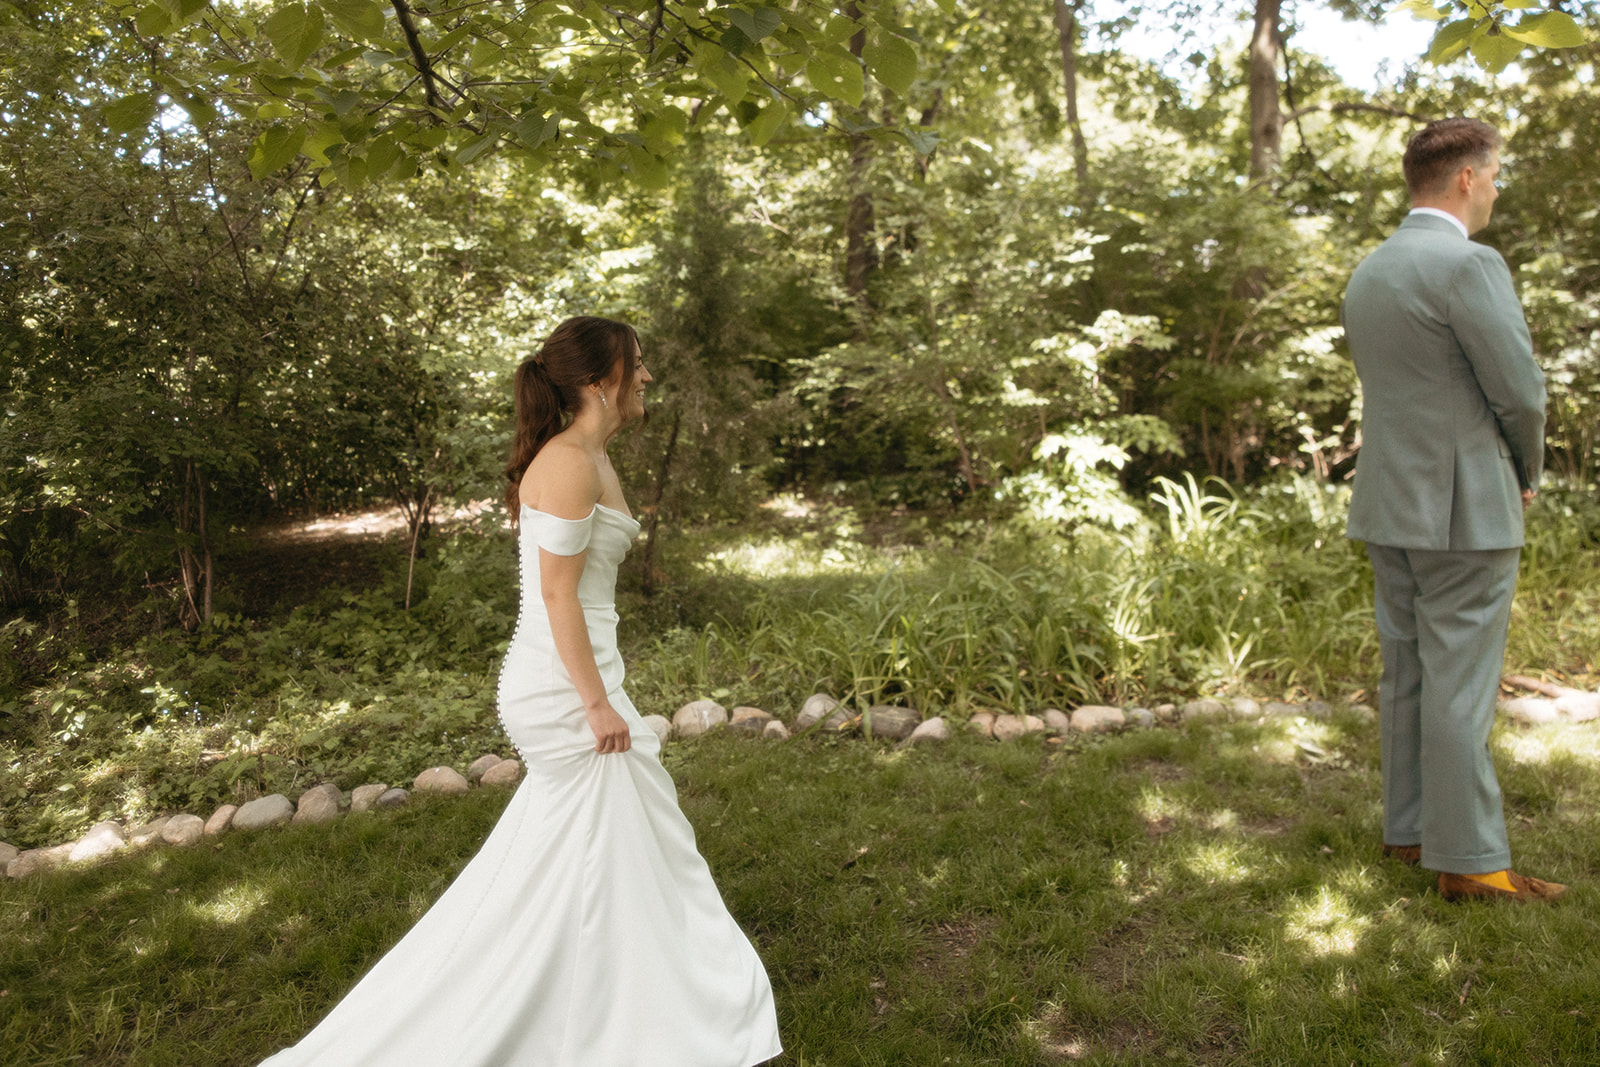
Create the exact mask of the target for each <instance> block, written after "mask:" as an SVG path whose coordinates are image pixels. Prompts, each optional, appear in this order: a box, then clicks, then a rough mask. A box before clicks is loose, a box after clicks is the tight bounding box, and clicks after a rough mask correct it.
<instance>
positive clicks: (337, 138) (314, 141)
mask: <svg viewBox="0 0 1600 1067" xmlns="http://www.w3.org/2000/svg"><path fill="white" fill-rule="evenodd" d="M344 143H345V136H344V131H343V130H341V129H340V128H339V125H338V124H337V123H333V122H322V123H318V124H317V128H316V129H315V130H313V131H311V134H310V136H308V137H306V139H305V141H304V143H303V144H301V145H300V151H301V152H304V153H305V156H306V158H307V159H309V160H311V162H313V163H315V164H316V165H317V166H319V167H326V166H327V165H328V164H329V162H331V161H330V159H329V157H328V151H329V150H330V149H331V148H333V146H334V145H341V144H344Z"/></svg>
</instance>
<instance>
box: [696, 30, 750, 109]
mask: <svg viewBox="0 0 1600 1067" xmlns="http://www.w3.org/2000/svg"><path fill="white" fill-rule="evenodd" d="M713 49H714V50H715V57H714V58H710V59H709V61H708V62H706V63H705V64H704V65H703V66H702V67H701V68H700V73H701V74H703V75H704V76H705V77H706V79H707V80H709V81H710V82H711V84H712V85H715V86H716V87H717V91H718V92H719V93H721V94H722V96H723V99H724V100H726V101H727V104H728V106H729V107H730V108H731V107H733V105H735V104H737V103H738V102H739V101H741V100H743V99H744V98H745V95H746V94H747V93H749V91H750V73H749V70H748V69H747V68H746V67H744V66H742V65H741V64H740V63H739V61H738V60H736V59H734V58H733V57H732V56H730V55H728V53H726V52H724V51H723V50H722V49H720V48H717V47H716V46H715V45H711V46H709V47H708V48H707V53H710V52H711V51H712V50H713Z"/></svg>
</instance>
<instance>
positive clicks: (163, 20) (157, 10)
mask: <svg viewBox="0 0 1600 1067" xmlns="http://www.w3.org/2000/svg"><path fill="white" fill-rule="evenodd" d="M133 25H134V28H135V29H137V30H138V31H139V32H140V33H142V34H144V35H145V36H146V37H159V36H161V35H162V34H163V33H166V32H167V31H168V30H170V29H172V12H170V11H168V10H167V9H166V8H164V7H162V6H161V5H160V4H146V5H145V6H144V7H143V8H141V9H140V10H139V13H138V14H137V15H135V16H134V17H133Z"/></svg>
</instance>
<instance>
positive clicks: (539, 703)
mask: <svg viewBox="0 0 1600 1067" xmlns="http://www.w3.org/2000/svg"><path fill="white" fill-rule="evenodd" d="M638 532H639V524H638V523H637V522H635V521H634V520H633V519H632V518H630V517H629V516H627V515H624V514H623V513H621V512H619V511H614V510H612V509H610V508H607V507H605V506H603V505H596V506H595V509H594V511H593V512H591V513H590V515H589V517H588V518H586V519H580V520H568V519H561V518H557V517H555V516H553V515H547V514H544V513H543V512H538V511H534V510H533V509H532V508H529V507H527V506H524V507H523V508H522V521H521V534H520V547H521V555H522V610H521V614H520V616H519V618H518V622H517V630H516V635H515V636H514V637H513V638H512V639H511V646H510V648H509V650H508V651H507V653H506V660H505V667H504V669H503V670H502V672H501V676H500V718H501V722H502V723H503V724H504V726H505V729H506V733H507V734H509V735H510V737H511V740H512V742H513V743H514V744H515V745H516V746H517V749H518V751H519V752H520V753H521V754H522V757H523V762H524V764H525V765H526V767H527V777H526V778H525V779H524V780H523V782H522V784H521V786H519V787H518V789H517V791H516V793H515V795H514V796H513V797H512V798H511V801H510V803H509V804H507V806H506V809H505V813H504V814H503V815H502V816H501V817H500V821H499V823H498V824H497V825H496V826H495V828H494V831H493V832H492V833H491V834H490V835H489V837H488V839H487V840H486V841H485V842H484V845H483V848H482V850H480V851H479V852H478V854H477V855H476V856H475V857H474V858H473V859H472V861H471V862H470V863H468V864H467V866H466V867H465V868H464V869H463V870H462V872H461V874H460V876H459V877H458V878H457V879H456V880H455V882H454V883H453V884H452V885H451V886H450V888H449V889H448V890H446V891H445V893H444V895H443V896H441V897H440V898H439V900H438V902H437V903H435V904H434V906H433V907H432V908H431V909H430V910H429V911H428V913H427V914H426V915H424V916H423V917H422V919H421V920H420V921H419V922H418V923H417V925H416V926H415V927H414V928H413V929H412V930H411V932H410V933H408V934H407V935H406V936H405V938H404V939H402V940H401V941H400V943H399V944H397V945H396V946H395V947H394V948H393V949H392V950H390V952H389V953H388V955H386V956H384V957H383V958H382V959H381V960H379V961H378V963H377V964H376V965H374V966H373V968H372V970H371V971H369V972H368V973H367V975H366V977H364V978H363V979H362V980H361V981H360V983H359V984H357V985H356V987H355V988H354V989H352V990H351V991H350V993H349V994H348V995H347V996H346V997H345V998H344V1000H342V1001H340V1003H339V1004H338V1005H337V1006H336V1007H335V1008H334V1009H333V1011H332V1012H330V1013H329V1014H328V1016H327V1018H325V1019H324V1020H323V1021H322V1023H321V1024H320V1025H319V1026H317V1028H316V1029H315V1030H313V1031H312V1032H311V1033H310V1034H309V1035H307V1037H306V1038H305V1039H304V1040H303V1041H301V1042H300V1043H299V1044H298V1045H296V1046H295V1047H293V1048H291V1049H286V1050H285V1051H283V1052H280V1053H278V1054H277V1055H276V1056H274V1057H272V1058H271V1059H270V1060H268V1061H267V1064H270V1065H271V1067H299V1065H307V1067H310V1065H316V1067H411V1065H416V1067H423V1065H426V1067H501V1065H507V1067H509V1065H519V1067H520V1065H525V1067H751V1065H753V1064H757V1063H760V1062H762V1061H764V1060H767V1059H770V1058H771V1057H773V1056H776V1055H777V1054H778V1053H779V1051H780V1050H781V1046H780V1045H779V1042H778V1027H777V1017H776V1014H775V1012H774V1010H773V1004H772V988H771V985H770V984H769V983H768V981H767V975H766V972H765V970H764V969H763V968H762V965H761V960H760V959H759V958H758V957H757V956H756V952H755V949H754V948H753V947H752V946H751V944H750V941H749V939H748V938H746V937H745V935H744V933H743V931H741V930H740V929H739V926H738V925H737V924H736V923H735V922H734V920H733V917H732V916H730V915H729V914H728V911H727V908H726V907H725V906H724V905H723V903H722V898H721V896H720V895H719V894H718V893H717V888H716V886H715V885H714V884H713V883H712V881H711V872H710V871H709V870H708V869H707V867H706V864H705V861H704V860H703V859H701V857H700V854H699V853H698V852H697V851H696V850H695V845H694V831H693V829H692V828H691V827H690V825H689V823H688V821H687V820H686V819H684V817H683V813H682V812H681V811H679V809H678V802H677V792H676V790H675V788H674V786H673V783H672V779H671V777H669V776H668V774H667V773H666V771H665V770H663V769H662V766H661V763H660V761H659V759H658V754H659V751H660V743H659V742H658V741H657V739H656V735H655V734H654V733H653V732H652V731H651V730H650V728H649V727H647V726H646V725H645V724H644V721H643V720H642V719H641V718H640V717H639V713H638V711H636V710H635V709H634V707H633V704H632V703H631V702H630V701H629V700H628V697H627V694H625V693H624V692H623V691H622V659H621V657H620V656H619V655H618V654H617V640H616V637H617V613H616V594H615V588H616V580H617V565H618V564H619V563H621V561H622V557H623V556H624V554H626V552H627V550H628V546H629V545H630V544H631V543H632V541H633V538H634V537H635V536H637V534H638ZM540 548H544V549H545V550H546V551H549V552H553V553H556V554H558V555H568V556H570V555H576V554H577V553H579V552H582V551H584V550H585V549H587V550H588V556H587V559H586V561H585V565H584V569H583V575H582V577H581V578H580V579H579V582H578V600H579V602H580V603H581V605H582V607H583V612H584V616H585V618H586V619H587V621H588V627H589V640H590V641H591V642H592V644H593V645H594V654H595V660H596V662H597V664H598V665H599V667H600V676H601V678H602V679H603V680H604V682H605V686H606V690H607V693H608V695H609V697H610V700H611V704H612V706H613V707H614V708H615V709H616V711H617V713H618V714H620V715H621V716H622V717H623V718H624V719H625V720H626V721H627V723H628V726H629V732H630V735H631V738H632V745H633V747H632V748H631V749H630V750H629V751H627V752H623V753H613V754H607V755H599V754H597V753H596V752H595V751H594V746H595V739H594V734H593V733H592V732H591V731H590V729H589V726H588V722H587V720H586V719H585V717H584V711H583V704H582V701H581V700H579V698H578V694H577V691H576V690H575V689H574V688H573V685H572V682H571V679H570V678H569V677H568V674H567V671H566V669H565V668H564V667H563V666H562V663H561V660H560V658H559V657H558V656H557V655H556V648H555V642H554V640H553V639H552V637H551V633H550V621H549V618H548V617H547V616H546V614H545V609H544V602H543V600H542V599H541V597H540V595H539V549H540ZM263 1067H266V1065H263Z"/></svg>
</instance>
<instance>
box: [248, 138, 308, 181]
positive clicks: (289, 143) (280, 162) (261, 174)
mask: <svg viewBox="0 0 1600 1067" xmlns="http://www.w3.org/2000/svg"><path fill="white" fill-rule="evenodd" d="M305 140H306V131H305V130H304V129H301V128H299V127H295V128H294V129H290V128H289V127H287V126H273V127H270V128H269V129H267V130H265V131H264V132H263V133H262V134H261V136H260V137H257V138H256V142H255V144H253V145H251V146H250V160H249V162H250V174H251V176H252V177H253V178H255V180H256V181H260V180H261V179H262V178H265V177H266V176H267V175H269V174H271V173H273V172H274V171H277V170H280V169H282V168H283V167H286V166H288V165H289V162H290V161H291V160H292V159H294V157H295V156H297V155H299V154H300V146H301V145H302V144H304V143H305Z"/></svg>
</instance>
